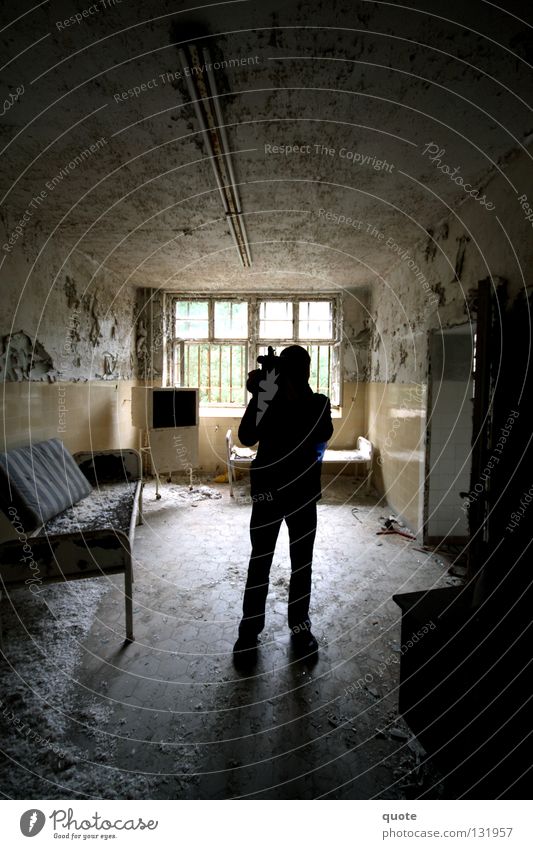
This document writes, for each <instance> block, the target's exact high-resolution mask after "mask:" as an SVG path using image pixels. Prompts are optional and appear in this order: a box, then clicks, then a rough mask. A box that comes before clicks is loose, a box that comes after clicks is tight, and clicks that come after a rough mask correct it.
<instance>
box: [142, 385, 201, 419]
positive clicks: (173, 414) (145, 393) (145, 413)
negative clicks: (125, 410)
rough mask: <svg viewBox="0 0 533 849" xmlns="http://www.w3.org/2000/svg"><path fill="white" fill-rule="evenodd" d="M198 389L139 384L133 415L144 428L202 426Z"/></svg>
mask: <svg viewBox="0 0 533 849" xmlns="http://www.w3.org/2000/svg"><path fill="white" fill-rule="evenodd" d="M198 417H199V413H198V389H190V388H183V389H181V388H178V387H175V386H173V387H170V388H159V387H154V388H152V387H150V388H148V387H144V386H136V387H134V388H133V389H132V406H131V419H132V424H133V425H134V426H135V427H140V428H142V429H143V430H168V429H171V428H190V427H193V428H196V427H198Z"/></svg>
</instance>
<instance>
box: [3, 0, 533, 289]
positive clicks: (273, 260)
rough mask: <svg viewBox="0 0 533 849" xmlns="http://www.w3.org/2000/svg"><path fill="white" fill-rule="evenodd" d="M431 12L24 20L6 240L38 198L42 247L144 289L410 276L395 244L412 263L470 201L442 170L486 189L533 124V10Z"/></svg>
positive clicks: (256, 8) (141, 12)
mask: <svg viewBox="0 0 533 849" xmlns="http://www.w3.org/2000/svg"><path fill="white" fill-rule="evenodd" d="M31 5H32V4H31V3H29V2H27V3H25V7H26V8H27V9H30V8H31ZM189 5H190V6H191V7H192V5H193V4H189ZM418 5H419V6H424V7H425V8H424V9H423V10H422V9H420V10H418V9H416V8H414V7H412V6H411V7H410V6H408V5H406V4H401V3H395V2H366V0H356V2H341V1H340V0H324V2H320V1H319V0H313V1H312V2H294V0H279V1H278V2H275V1H274V0H232V2H219V3H214V4H205V5H203V6H196V8H194V9H191V10H190V11H189V10H188V6H187V4H186V3H179V2H154V0H148V2H144V3H134V2H132V0H130V1H128V0H122V2H120V3H119V2H118V0H115V1H114V2H113V0H97V2H95V3H93V4H91V3H89V0H87V3H86V4H85V5H84V3H83V2H82V0H80V2H79V3H77V4H76V7H75V6H71V5H70V4H69V3H66V2H65V3H42V4H40V5H39V6H37V7H35V8H34V9H33V11H31V12H28V13H27V14H26V13H25V8H24V7H23V8H21V6H20V4H15V3H7V4H5V5H4V9H3V14H4V21H5V24H6V25H7V24H8V23H9V22H12V23H11V24H10V25H9V26H7V28H5V29H4V32H3V33H2V36H3V37H4V39H5V42H6V49H5V50H4V56H6V57H7V61H8V63H7V65H5V66H4V69H3V71H2V75H3V81H2V85H3V88H2V90H3V91H4V92H7V93H11V94H13V93H16V92H17V91H18V92H19V95H18V96H17V97H14V96H13V97H12V98H11V100H9V101H6V103H8V104H9V105H8V108H7V109H6V103H5V104H4V116H3V118H2V122H3V134H4V136H3V145H2V146H3V147H4V146H5V148H4V154H3V162H4V169H3V174H2V182H1V197H2V205H1V208H2V216H3V220H4V224H5V228H6V230H7V232H8V233H10V232H12V231H13V229H14V228H16V226H17V224H18V223H20V219H21V217H22V216H23V215H24V212H25V210H26V209H28V207H29V205H30V204H31V203H32V201H33V203H34V206H33V207H30V208H31V211H32V238H33V245H34V251H35V252H37V251H40V250H42V251H43V252H44V255H46V251H48V250H51V249H52V246H54V247H55V248H56V249H57V248H58V246H59V248H60V250H61V251H63V252H64V254H65V255H66V254H68V252H69V251H70V250H72V249H76V250H79V251H81V252H83V253H85V254H87V255H89V256H91V257H93V258H95V259H96V260H97V261H98V262H99V263H103V264H104V265H105V266H106V268H108V269H110V270H112V271H113V272H116V274H117V279H119V280H120V281H121V282H124V281H129V282H131V283H133V284H135V285H140V286H165V287H167V286H168V287H176V288H180V289H201V290H209V289H213V290H226V291H227V290H230V291H244V290H247V291H248V290H254V289H264V288H265V287H266V286H268V287H272V288H278V289H285V288H287V287H290V288H292V289H294V288H302V289H305V290H309V289H321V288H322V289H332V288H335V287H338V286H340V287H356V286H361V285H367V284H369V283H371V281H372V280H373V279H374V278H375V276H376V274H383V273H384V272H386V270H387V268H388V267H390V265H391V263H392V262H393V261H394V253H393V252H392V251H391V250H387V249H386V248H385V247H384V241H386V240H387V239H392V240H393V242H394V243H395V244H397V245H398V246H400V248H401V247H404V248H408V247H410V246H412V245H413V244H414V243H415V242H416V241H418V240H420V239H421V238H422V237H423V236H424V232H425V229H426V228H427V227H430V226H432V225H434V224H435V223H436V222H438V221H439V219H441V218H443V217H444V216H445V215H446V214H447V213H448V211H449V207H451V206H454V205H456V204H457V203H459V201H460V200H461V199H463V198H464V196H465V194H464V190H463V189H462V188H461V187H460V186H458V185H457V183H456V182H454V180H452V179H451V177H450V174H446V173H444V171H445V170H446V169H440V170H439V168H438V167H437V166H438V165H439V163H440V164H441V165H444V164H446V165H447V166H449V169H450V170H451V171H452V172H453V171H454V169H457V170H456V171H455V174H456V175H457V174H461V175H464V176H465V179H466V178H468V182H469V183H470V184H471V185H472V186H474V187H476V186H482V185H483V181H484V178H485V177H486V176H487V175H488V174H489V173H490V172H491V171H493V170H494V169H495V168H497V167H500V165H501V163H502V162H503V161H504V158H505V156H506V155H507V154H508V153H509V151H510V150H513V149H518V148H520V146H521V145H522V144H524V142H525V139H526V137H527V136H528V134H529V133H531V130H532V129H533V122H532V120H531V114H530V109H529V107H528V106H527V101H528V99H529V95H530V92H529V90H528V77H527V75H526V73H525V71H526V70H527V69H528V67H530V66H528V65H527V59H528V58H529V59H530V58H531V56H530V55H529V56H528V49H529V50H530V46H529V48H528V39H529V36H528V34H527V33H528V27H527V25H526V24H525V23H524V22H523V21H521V20H520V18H524V17H525V16H527V9H528V3H525V2H515V3H508V4H506V7H505V10H503V8H502V9H499V8H498V7H497V6H496V5H495V4H493V3H489V2H482V0H476V2H473V3H465V2H456V0H446V2H441V0H432V2H428V0H426V2H424V3H419V4H418ZM91 10H92V11H91ZM76 12H78V13H79V14H80V17H81V20H79V21H77V20H76V19H75V18H74V19H70V20H69V18H70V16H73V15H75V13H76ZM82 12H84V14H82ZM19 16H20V18H19V20H18V21H15V22H13V19H15V18H17V17H19ZM529 31H530V30H529ZM191 41H192V42H194V44H196V45H197V46H199V47H201V46H207V47H208V48H209V51H210V54H211V56H212V60H213V62H215V63H217V65H221V66H222V67H216V68H215V77H216V82H217V88H218V92H219V94H220V101H219V102H220V105H221V109H222V113H223V118H224V123H225V125H226V127H227V136H228V141H229V147H230V149H231V151H232V158H233V165H234V171H235V176H236V180H237V182H238V184H239V190H240V195H241V200H242V209H243V214H244V217H245V221H246V227H247V231H248V237H249V242H250V250H251V254H252V260H253V262H252V267H251V268H250V269H247V268H243V267H242V266H241V264H240V261H239V256H238V253H237V251H236V249H235V247H234V243H233V241H232V238H231V235H230V232H229V229H228V226H227V222H226V220H225V217H224V211H223V207H222V203H221V198H220V194H219V192H218V189H217V186H216V183H215V179H214V176H213V170H212V168H211V164H210V161H209V159H208V151H207V149H206V146H205V142H204V139H203V137H202V134H201V132H200V127H199V125H198V121H197V118H196V115H195V112H194V110H193V108H192V107H191V105H190V97H189V93H188V91H187V87H186V85H185V83H184V79H183V73H182V76H181V78H180V77H179V72H180V62H179V56H178V49H179V47H180V46H182V45H183V44H187V43H190V42H191ZM530 43H531V42H530V39H529V45H530ZM21 86H22V87H23V92H21V91H20V89H21ZM6 97H7V94H6ZM98 140H100V142H99V141H98ZM91 144H93V145H94V146H95V148H96V149H95V150H93V151H92V152H90V153H89V154H84V156H83V157H82V159H81V161H79V160H78V161H77V162H76V160H75V157H76V156H79V154H80V153H81V152H82V151H83V150H86V149H87V148H88V147H89V146H90V145H91ZM430 144H432V145H434V146H435V147H432V148H430V149H429V151H428V150H427V146H428V145H430ZM287 145H288V146H296V145H297V146H298V150H294V149H293V150H292V151H291V152H290V153H287V152H286V151H284V152H279V150H278V151H276V147H275V146H287ZM436 150H439V151H440V153H439V155H438V159H436V160H435V161H434V162H432V161H431V158H430V152H431V151H436ZM425 151H426V152H425ZM72 162H74V165H72ZM61 175H62V176H61ZM54 178H57V179H56V182H55V183H53V182H52V183H51V181H53V180H54ZM47 183H49V184H51V185H52V189H50V188H49V187H48V188H47ZM42 191H44V192H45V193H46V194H45V196H44V197H42V198H41V201H40V202H39V201H38V196H39V193H41V192H42ZM481 193H483V192H481ZM488 196H489V195H488ZM36 198H37V201H36V200H35V199H36ZM336 216H337V217H336ZM338 216H345V217H346V218H350V219H352V220H351V221H348V222H346V221H342V220H341V221H339V218H338ZM29 233H30V228H26V232H25V237H26V238H30V235H29ZM379 234H382V235H379Z"/></svg>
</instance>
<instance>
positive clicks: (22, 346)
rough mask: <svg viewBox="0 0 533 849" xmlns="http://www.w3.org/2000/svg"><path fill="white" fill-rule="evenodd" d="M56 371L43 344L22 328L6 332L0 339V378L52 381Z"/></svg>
mask: <svg viewBox="0 0 533 849" xmlns="http://www.w3.org/2000/svg"><path fill="white" fill-rule="evenodd" d="M56 377H57V373H56V371H55V369H54V364H53V362H52V357H51V356H50V354H49V353H48V352H47V351H46V350H45V348H44V346H43V345H42V344H41V343H40V342H39V341H38V340H36V341H35V342H32V340H31V337H30V336H28V334H27V333H25V332H24V331H23V330H19V331H18V332H17V333H12V334H9V333H8V334H7V335H6V336H3V337H2V339H1V341H0V379H1V380H9V381H16V382H21V381H23V380H46V379H48V380H49V381H54V380H55V378H56Z"/></svg>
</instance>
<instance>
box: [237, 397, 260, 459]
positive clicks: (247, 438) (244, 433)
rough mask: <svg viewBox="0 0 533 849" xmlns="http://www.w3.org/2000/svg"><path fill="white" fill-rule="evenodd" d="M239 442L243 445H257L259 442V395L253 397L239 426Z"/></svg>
mask: <svg viewBox="0 0 533 849" xmlns="http://www.w3.org/2000/svg"><path fill="white" fill-rule="evenodd" d="M238 433H239V442H240V443H241V444H242V445H247V446H248V447H249V446H251V445H255V443H256V442H258V441H259V435H258V433H257V395H252V397H251V399H250V401H249V402H248V406H247V407H246V410H245V411H244V416H243V417H242V419H241V423H240V425H239V432H238Z"/></svg>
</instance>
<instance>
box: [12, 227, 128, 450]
mask: <svg viewBox="0 0 533 849" xmlns="http://www.w3.org/2000/svg"><path fill="white" fill-rule="evenodd" d="M32 256H35V257H36V259H35V260H33V261H32V260H31V257H32ZM63 263H64V257H63V255H61V254H60V253H59V252H57V250H56V249H53V248H50V249H49V250H48V251H45V252H44V254H43V255H42V257H41V258H39V255H38V253H37V251H36V249H35V245H32V244H31V243H30V244H28V243H25V244H24V245H20V250H16V251H13V253H12V254H10V255H9V256H6V258H5V261H4V265H3V271H4V279H5V280H6V281H8V282H7V284H5V285H4V288H3V292H2V295H3V299H2V300H3V303H2V314H1V318H0V380H1V381H2V384H3V392H2V395H3V411H2V413H3V419H4V422H5V429H4V434H5V444H6V446H7V447H10V446H12V445H15V444H17V445H20V444H24V442H29V441H30V440H32V441H35V440H39V439H46V438H49V437H53V436H59V437H60V438H62V439H64V441H65V444H67V446H68V447H69V448H71V449H72V450H79V449H81V448H84V449H87V448H88V447H90V446H91V445H93V446H94V447H99V448H111V447H116V446H117V444H118V443H117V440H118V439H120V440H122V441H121V443H120V444H121V445H123V446H125V447H126V446H135V445H136V444H137V434H136V432H134V431H133V430H132V428H131V424H130V421H129V417H130V411H129V402H126V400H125V394H128V397H129V393H130V392H131V384H132V382H133V377H134V371H135V363H136V358H135V347H134V342H135V340H134V332H133V331H134V324H135V322H134V317H135V316H134V312H135V291H134V290H133V288H131V287H121V286H120V281H118V280H117V278H116V276H115V275H114V274H111V273H110V272H109V271H107V270H106V269H99V268H98V265H97V264H96V263H95V262H94V261H93V260H91V259H90V258H89V257H87V256H84V255H83V254H80V253H78V252H76V251H74V252H73V253H72V254H71V256H70V258H69V259H68V260H67V262H65V263H64V264H63ZM107 383H109V390H108V391H107V390H106V391H104V392H102V391H101V387H102V386H105V385H106V384H107ZM97 387H100V388H99V389H97ZM118 398H120V402H119V401H118V400H117V399H118ZM106 408H107V410H106Z"/></svg>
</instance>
